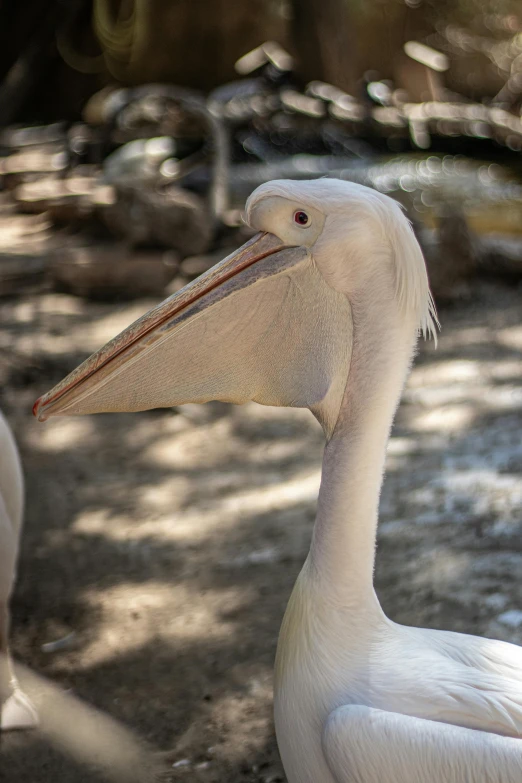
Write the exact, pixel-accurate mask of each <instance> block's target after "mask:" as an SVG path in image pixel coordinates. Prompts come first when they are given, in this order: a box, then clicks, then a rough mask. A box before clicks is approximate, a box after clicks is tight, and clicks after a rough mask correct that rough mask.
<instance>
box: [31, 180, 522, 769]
mask: <svg viewBox="0 0 522 783" xmlns="http://www.w3.org/2000/svg"><path fill="white" fill-rule="evenodd" d="M246 217H247V221H248V222H249V224H250V225H251V226H252V227H253V228H255V229H258V230H259V231H260V232H261V233H260V234H258V235H257V236H256V237H255V238H254V239H252V240H251V241H250V242H247V243H246V245H244V246H243V247H242V248H240V250H239V251H237V253H235V254H233V255H232V256H229V257H228V258H227V259H225V260H224V261H222V262H221V263H220V264H217V265H216V266H215V267H213V268H212V269H211V270H210V271H209V272H207V273H205V274H204V275H202V276H201V277H200V278H199V279H198V280H196V281H195V282H194V283H192V284H191V285H189V286H187V287H186V288H185V289H183V290H182V291H180V292H178V293H176V294H175V295H174V296H172V297H170V298H169V299H167V300H166V301H165V302H163V303H162V304H160V305H159V306H157V307H155V308H154V309H152V310H151V311H150V312H149V313H147V314H146V315H145V316H143V317H142V318H141V319H140V320H138V321H137V322H136V323H134V324H133V325H132V326H130V327H129V328H128V329H126V330H125V331H124V332H122V333H121V334H120V335H119V336H117V337H116V338H114V340H112V341H111V342H110V343H108V344H107V345H106V346H105V347H103V348H101V349H100V350H99V351H98V352H97V353H96V354H94V355H93V356H92V357H91V358H90V359H88V360H87V361H86V362H85V363H84V364H83V365H81V367H79V368H77V369H76V370H75V371H74V372H73V373H71V375H69V376H68V377H67V378H66V379H65V380H64V381H62V382H61V383H60V384H59V385H58V386H56V387H55V388H54V389H53V390H52V391H51V392H49V393H48V394H46V395H45V396H44V397H42V398H41V399H40V400H38V401H37V403H36V404H35V414H36V415H37V416H38V417H39V418H40V420H45V419H46V418H48V417H49V416H52V415H65V414H85V413H97V412H103V411H136V410H144V409H148V408H155V407H165V406H172V405H180V404H182V403H186V402H206V401H209V400H216V399H217V400H224V401H231V402H235V403H243V402H245V401H247V400H256V401H257V402H260V403H263V404H265V405H280V406H297V407H308V408H309V409H310V410H311V411H312V413H313V414H314V415H315V416H316V417H317V419H318V420H319V422H320V423H321V425H322V426H323V429H324V432H325V435H326V439H327V444H326V447H325V453H324V460H323V473H322V481H321V488H320V492H319V501H318V509H317V518H316V522H315V528H314V533H313V537H312V543H311V547H310V552H309V555H308V557H307V559H306V562H305V564H304V567H303V570H302V571H301V574H300V576H299V578H298V580H297V584H296V586H295V589H294V591H293V593H292V597H291V599H290V603H289V605H288V609H287V611H286V614H285V618H284V621H283V626H282V630H281V635H280V639H279V646H278V652H277V660H276V678H275V723H276V732H277V738H278V743H279V748H280V752H281V756H282V759H283V764H284V767H285V771H286V774H287V777H288V781H289V783H334V781H335V782H336V783H470V782H471V781H473V782H474V783H486V782H487V781H491V782H492V781H495V783H520V781H522V743H521V742H520V737H521V734H522V650H521V649H520V648H518V647H516V646H514V645H510V644H506V643H504V642H499V641H491V640H488V639H479V638H477V637H472V636H466V635H463V634H458V633H449V632H442V631H434V630H422V629H418V628H408V627H405V626H401V625H397V624H395V623H393V622H391V621H390V620H389V619H388V618H387V617H386V616H385V615H384V613H383V611H382V609H381V607H380V605H379V601H378V599H377V596H376V594H375V592H374V588H373V566H374V549H375V536H376V528H377V510H378V503H379V492H380V488H381V484H382V477H383V467H384V459H385V452H386V444H387V441H388V437H389V432H390V427H391V424H392V420H393V417H394V413H395V409H396V407H397V404H398V401H399V398H400V395H401V390H402V388H403V385H404V381H405V378H406V376H407V373H408V370H409V367H410V363H411V361H412V354H413V351H414V347H415V344H416V341H417V335H418V331H419V329H420V330H421V331H422V332H423V333H424V334H430V333H433V332H434V330H435V312H434V306H433V302H432V299H431V296H430V292H429V287H428V280H427V275H426V269H425V265H424V260H423V258H422V254H421V251H420V248H419V246H418V244H417V241H416V239H415V237H414V235H413V232H412V230H411V227H410V225H409V223H408V221H407V220H406V218H405V217H404V216H403V214H402V212H401V209H400V207H399V205H398V204H397V203H396V202H394V201H392V200H391V199H389V198H387V197H386V196H383V195H381V194H379V193H377V192H375V191H372V190H369V189H368V188H365V187H362V186H360V185H354V184H352V183H347V182H341V181H337V180H324V179H323V180H316V181H311V182H292V181H283V180H282V181H275V182H269V183H267V184H265V185H262V186H261V187H260V188H258V189H257V190H256V191H255V192H254V193H253V194H252V195H251V196H250V198H249V200H248V202H247V206H246ZM517 738H518V739H517Z"/></svg>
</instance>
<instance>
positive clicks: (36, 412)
mask: <svg viewBox="0 0 522 783" xmlns="http://www.w3.org/2000/svg"><path fill="white" fill-rule="evenodd" d="M42 399H43V397H38V399H37V400H36V402H35V404H34V405H33V416H35V418H36V419H37V420H38V421H46V420H47V416H45V415H44V413H43V411H42V410H41V408H42Z"/></svg>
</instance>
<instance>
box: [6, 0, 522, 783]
mask: <svg viewBox="0 0 522 783" xmlns="http://www.w3.org/2000/svg"><path fill="white" fill-rule="evenodd" d="M521 108H522V11H521V9H520V3H519V0H451V1H450V0H439V1H438V2H437V1H436V0H375V1H374V2H373V3H366V2H363V0H250V2H248V3H245V2H241V1H240V0H198V1H197V2H195V0H170V2H169V0H148V1H147V0H67V1H65V0H24V3H20V2H19V0H1V2H0V124H1V126H0V378H1V383H0V408H1V409H2V410H3V411H4V413H5V415H6V417H7V419H8V421H9V423H10V424H11V426H12V428H13V430H14V432H15V435H16V438H17V441H18V444H19V447H20V450H21V454H22V460H23V465H24V472H25V478H26V520H25V530H24V535H23V539H22V548H21V557H20V566H19V575H18V581H17V587H16V591H15V594H14V598H13V601H12V616H13V628H12V647H13V652H14V654H15V656H16V658H17V659H19V660H21V661H23V662H24V663H25V664H26V665H28V666H30V667H31V668H32V669H33V670H35V671H37V672H39V673H41V674H42V675H44V676H45V677H47V678H50V679H51V680H53V681H54V682H55V683H57V684H58V685H60V687H62V688H63V689H65V690H66V691H68V692H69V693H71V694H75V695H77V696H79V697H81V698H83V699H84V700H85V701H87V702H89V703H90V704H92V705H94V706H96V707H98V708H99V709H100V710H102V711H103V712H105V713H107V714H109V715H112V716H113V717H114V718H116V719H118V720H120V721H122V722H124V723H125V724H126V725H128V726H130V727H131V728H132V729H133V730H135V731H136V733H137V734H138V735H139V736H140V737H142V738H144V739H145V740H147V741H148V742H150V744H151V746H152V747H153V749H154V751H155V752H157V754H158V758H159V759H160V760H161V764H162V774H163V778H162V779H164V780H166V781H178V780H190V781H209V782H213V781H216V782H217V781H223V780H226V781H228V782H229V783H246V781H251V782H252V783H277V782H278V781H279V782H282V781H284V775H283V772H282V767H281V764H280V761H279V757H278V754H277V748H276V744H275V738H274V732H273V726H272V717H271V688H272V665H273V658H274V653H275V646H276V642H277V635H278V631H279V625H280V622H281V619H282V615H283V612H284V608H285V606H286V602H287V600H288V596H289V593H290V590H291V588H292V586H293V583H294V580H295V578H296V576H297V573H298V571H299V569H300V567H301V565H302V563H303V561H304V558H305V556H306V553H307V548H308V545H309V540H310V534H311V528H312V525H313V520H314V513H315V501H316V494H317V490H318V486H319V477H320V465H321V456H322V447H323V437H322V433H321V431H320V429H319V426H318V425H317V424H316V423H315V421H314V420H313V419H312V417H311V416H310V414H309V413H308V412H306V411H300V410H282V409H270V408H262V407H260V406H256V405H254V404H251V405H247V406H245V407H241V408H235V407H233V406H229V405H225V404H218V403H211V404H208V405H205V406H200V407H198V406H183V407H182V408H179V409H175V410H168V411H151V412H146V413H140V414H130V415H124V414H121V415H112V414H111V415H104V416H94V417H88V418H71V419H63V420H57V421H54V420H53V421H51V422H49V423H46V424H45V425H41V424H38V423H37V422H36V421H35V420H34V419H33V418H32V416H31V406H32V404H33V402H34V400H35V399H36V397H38V396H39V395H40V394H42V393H44V392H45V391H47V390H48V389H49V388H50V387H51V386H52V385H53V384H55V383H56V382H58V381H59V380H61V378H62V377H63V376H64V375H66V374H67V373H68V372H69V371H70V370H72V369H73V368H74V367H75V366H76V365H77V364H78V363H79V362H80V361H82V360H83V359H84V358H86V357H87V356H88V355H89V354H90V353H91V352H92V351H94V350H95V349H97V348H98V347H100V346H101V345H102V344H103V343H104V342H105V341H106V340H108V339H109V338H111V337H112V336H113V335H114V334H116V333H117V332H118V331H120V330H121V329H122V328H124V327H125V326H127V325H128V324H129V323H130V322H131V321H133V320H134V319H135V318H136V317H138V316H139V315H141V314H142V313H143V312H145V311H146V310H147V309H148V308H149V307H151V306H152V305H153V304H155V303H156V302H158V301H159V300H160V299H162V298H164V297H165V296H167V295H168V294H169V293H172V292H174V291H176V290H178V289H179V288H181V287H182V286H183V285H185V284H186V283H187V282H189V281H190V280H191V279H193V278H195V277H197V276H198V275H199V274H200V273H201V272H203V271H205V270H206V269H208V268H209V267H210V266H212V265H213V264H214V263H216V262H217V261H218V260H220V259H221V258H222V257H224V256H225V255H227V254H228V252H230V251H231V250H232V249H234V248H235V247H237V246H238V245H239V244H241V243H242V242H244V241H245V239H246V238H248V236H250V233H249V230H248V229H247V227H245V226H244V225H243V223H242V220H241V210H242V207H243V205H244V201H245V198H246V197H247V196H248V194H249V193H250V192H251V191H252V190H253V189H254V188H255V187H257V186H258V185H259V184H261V183H262V182H265V181H267V180H270V179H274V178H282V177H284V178H288V177H289V178H296V179H308V178H310V177H322V176H333V177H340V178H343V179H347V180H352V181H355V182H360V183H362V184H366V185H369V186H370V187H373V188H376V189H378V190H380V191H381V192H384V193H387V194H389V195H390V196H392V197H394V198H397V199H398V200H400V201H401V202H402V203H403V204H404V206H405V207H406V209H407V213H408V216H409V217H410V219H411V220H412V222H413V225H414V228H415V231H416V233H417V236H418V239H419V241H420V243H421V245H422V248H423V250H424V253H425V257H426V261H427V265H428V270H429V275H430V280H431V284H432V288H433V291H434V294H435V298H436V301H437V305H438V308H439V315H440V320H441V323H442V333H441V338H440V342H439V347H438V349H437V350H435V349H434V347H433V345H431V344H422V345H421V346H420V349H419V356H418V358H417V361H416V365H415V368H414V370H413V373H412V376H411V378H410V381H409V382H408V386H407V389H406V391H405V394H404V397H403V402H402V404H401V408H400V410H399V413H398V417H397V421H396V424H395V427H394V431H393V437H392V439H391V442H390V447H389V454H388V461H387V478H386V482H385V487H384V491H383V496H382V501H381V524H380V532H379V545H378V557H377V571H376V584H377V590H378V593H379V596H380V599H381V602H382V604H383V607H384V609H385V611H386V612H387V613H388V614H389V615H390V616H391V617H392V618H393V619H394V620H396V621H398V622H402V623H405V624H412V625H425V626H429V627H433V628H445V629H451V630H457V631H465V632H468V633H476V634H484V635H487V636H492V637H495V638H501V639H506V640H508V641H513V642H518V643H521V642H522V583H521V581H520V574H521V572H522V545H521V541H522V539H521V532H522V472H521V470H522V439H521V437H520V432H521V424H522V374H521V370H522V285H521V283H522V221H521V217H522V179H521V176H522V166H521V160H522V159H521V154H520V153H521V150H522V119H521ZM35 698H36V700H37V694H36V697H35ZM104 779H105V778H103V777H102V776H101V773H100V772H99V771H97V770H96V769H94V768H91V767H89V766H85V765H82V764H80V762H79V761H78V760H77V759H76V760H75V758H73V757H71V756H69V755H67V754H62V753H60V752H58V751H57V750H55V749H53V747H52V746H51V744H49V743H48V742H47V741H46V740H45V739H44V738H42V737H41V736H40V735H38V734H33V733H31V734H20V735H16V736H15V735H11V736H9V737H6V738H2V741H1V748H0V781H2V783H3V782H4V781H6V782H7V781H9V782H11V781H12V782H13V783H16V782H17V781H21V780H24V781H28V783H40V782H42V783H43V781H49V780H53V781H55V782H56V783H83V781H85V783H95V782H97V781H101V780H104Z"/></svg>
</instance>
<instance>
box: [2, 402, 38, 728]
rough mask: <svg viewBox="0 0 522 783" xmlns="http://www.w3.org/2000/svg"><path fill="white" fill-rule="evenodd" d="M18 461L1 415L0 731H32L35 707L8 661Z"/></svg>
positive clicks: (18, 521) (18, 520)
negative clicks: (21, 687)
mask: <svg viewBox="0 0 522 783" xmlns="http://www.w3.org/2000/svg"><path fill="white" fill-rule="evenodd" d="M23 505H24V503H23V478H22V468H21V465H20V458H19V456H18V451H17V448H16V444H15V441H14V438H13V435H12V433H11V431H10V429H9V426H8V424H7V422H6V420H5V418H4V417H3V416H2V414H1V413H0V730H1V731H7V730H9V729H25V728H32V727H33V726H35V725H36V724H37V716H36V712H35V709H34V707H33V706H32V704H31V702H30V701H29V699H28V698H27V696H26V695H25V694H24V693H23V692H22V691H21V690H20V688H19V686H18V683H17V681H16V679H15V677H14V674H13V672H12V668H11V663H10V660H9V599H10V596H11V591H12V588H13V584H14V580H15V575H16V560H17V555H18V543H19V538H20V532H21V527H22V517H23Z"/></svg>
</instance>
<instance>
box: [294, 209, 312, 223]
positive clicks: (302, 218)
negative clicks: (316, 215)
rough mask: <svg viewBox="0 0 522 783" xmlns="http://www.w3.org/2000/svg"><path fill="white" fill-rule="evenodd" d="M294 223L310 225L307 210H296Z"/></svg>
mask: <svg viewBox="0 0 522 783" xmlns="http://www.w3.org/2000/svg"><path fill="white" fill-rule="evenodd" d="M294 223H297V225H298V226H308V225H309V224H310V218H309V217H308V215H307V214H306V212H303V211H302V210H300V209H298V210H297V212H294Z"/></svg>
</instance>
